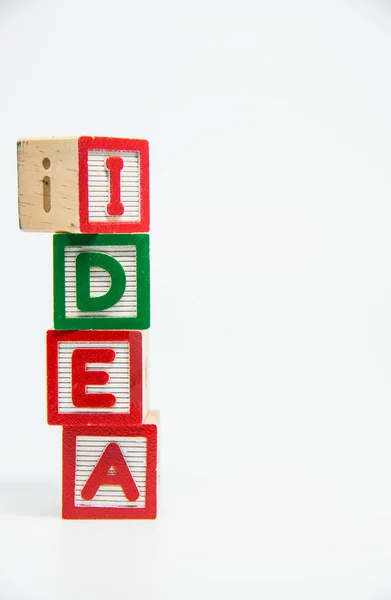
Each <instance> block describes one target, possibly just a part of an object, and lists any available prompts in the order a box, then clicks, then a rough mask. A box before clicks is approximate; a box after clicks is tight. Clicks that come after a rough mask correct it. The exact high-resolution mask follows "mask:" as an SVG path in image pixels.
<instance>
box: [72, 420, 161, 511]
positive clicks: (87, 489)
mask: <svg viewBox="0 0 391 600" xmlns="http://www.w3.org/2000/svg"><path fill="white" fill-rule="evenodd" d="M157 425H158V413H156V412H151V413H149V415H148V418H147V421H146V423H144V424H142V425H134V426H133V427H93V426H89V427H64V430H63V518H64V519H154V518H156V496H157V462H158V450H157Z"/></svg>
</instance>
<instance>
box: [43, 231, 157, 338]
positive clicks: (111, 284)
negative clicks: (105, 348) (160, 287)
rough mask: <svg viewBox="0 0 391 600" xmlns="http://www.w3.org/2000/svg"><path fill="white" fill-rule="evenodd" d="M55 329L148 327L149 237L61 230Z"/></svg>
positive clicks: (55, 243) (56, 239) (55, 246)
mask: <svg viewBox="0 0 391 600" xmlns="http://www.w3.org/2000/svg"><path fill="white" fill-rule="evenodd" d="M53 264H54V327H55V328H56V329H148V327H149V324H150V292H149V287H150V286H149V236H148V235H147V234H136V235H130V234H129V235H91V236H90V235H69V234H58V235H55V236H54V240H53Z"/></svg>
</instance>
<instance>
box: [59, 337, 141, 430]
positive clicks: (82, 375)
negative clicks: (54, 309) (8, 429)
mask: <svg viewBox="0 0 391 600" xmlns="http://www.w3.org/2000/svg"><path fill="white" fill-rule="evenodd" d="M147 352H148V331H144V332H141V331H59V330H50V331H48V332H47V397H48V423H49V425H65V426H67V425H80V426H83V425H105V426H116V425H118V426H121V425H122V426H129V425H138V424H140V423H142V422H143V421H144V419H145V418H146V416H147V413H148V354H147Z"/></svg>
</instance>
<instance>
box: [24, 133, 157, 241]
mask: <svg viewBox="0 0 391 600" xmlns="http://www.w3.org/2000/svg"><path fill="white" fill-rule="evenodd" d="M18 190H19V222H20V228H21V229H23V230H25V231H49V232H52V233H55V232H62V231H64V232H70V233H77V232H80V233H141V232H148V231H149V153H148V142H147V141H145V140H131V139H117V138H107V137H79V138H77V137H68V138H47V139H30V140H29V139H26V140H20V141H18Z"/></svg>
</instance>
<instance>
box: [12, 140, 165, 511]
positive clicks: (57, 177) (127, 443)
mask: <svg viewBox="0 0 391 600" xmlns="http://www.w3.org/2000/svg"><path fill="white" fill-rule="evenodd" d="M18 187H19V220H20V227H21V229H23V230H24V231H45V232H51V233H54V234H55V235H54V237H53V263H54V264H53V274H54V329H53V330H50V331H48V332H47V402H48V423H49V425H61V426H63V513H62V514H63V517H64V518H67V519H102V518H104V519H153V518H155V517H156V496H157V462H158V450H157V447H158V444H157V426H158V419H159V414H158V412H156V411H149V410H148V329H149V326H150V276H149V233H148V232H149V154H148V142H146V141H145V140H132V139H116V138H104V137H95V138H94V137H79V138H49V139H26V140H21V141H19V142H18Z"/></svg>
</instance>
